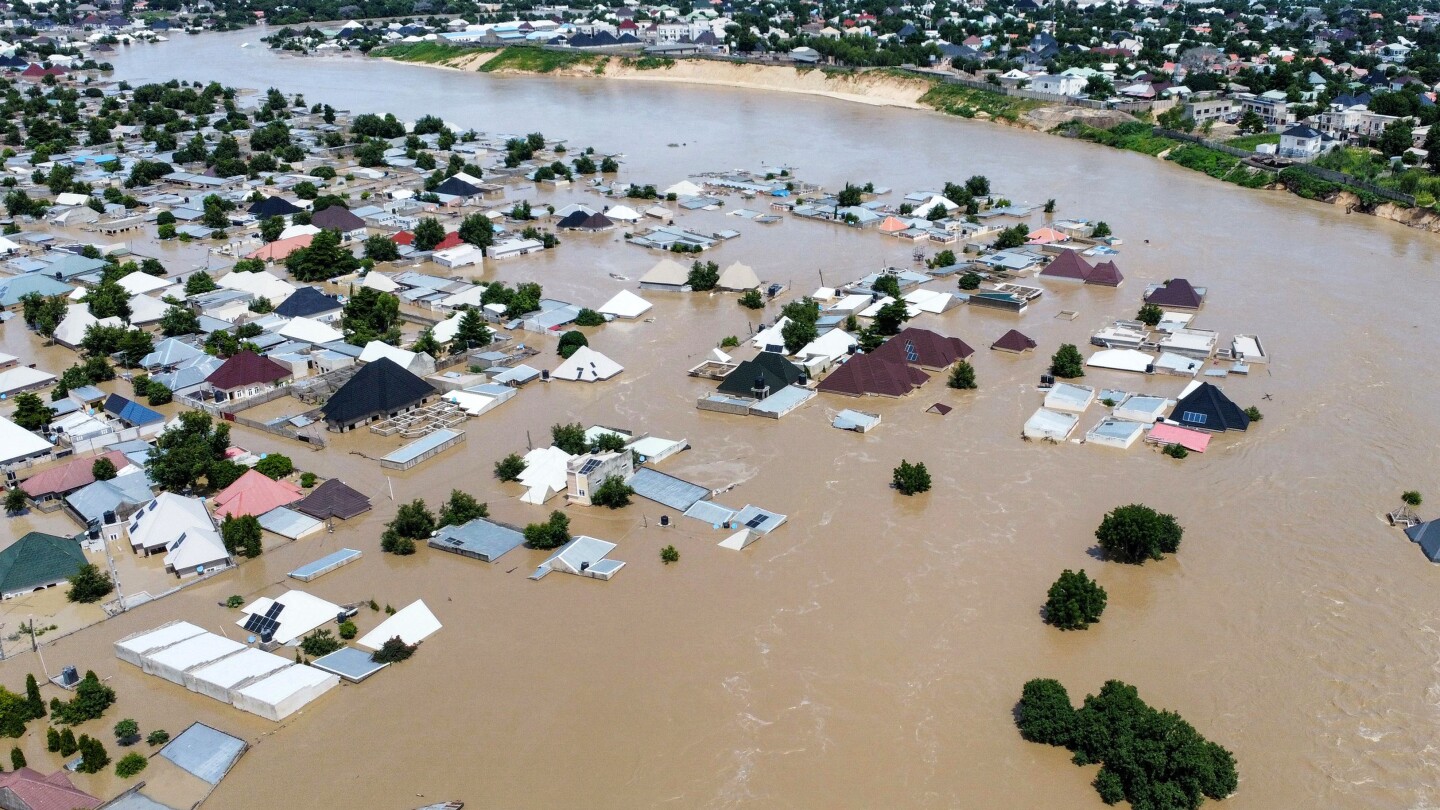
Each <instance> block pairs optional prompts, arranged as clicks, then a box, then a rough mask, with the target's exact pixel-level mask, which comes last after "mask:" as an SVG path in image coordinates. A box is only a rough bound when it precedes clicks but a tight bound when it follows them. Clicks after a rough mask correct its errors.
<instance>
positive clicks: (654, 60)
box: [620, 56, 675, 70]
mask: <svg viewBox="0 0 1440 810" xmlns="http://www.w3.org/2000/svg"><path fill="white" fill-rule="evenodd" d="M620 66H621V67H627V68H633V69H635V70H668V69H670V68H672V67H674V66H675V60H674V59H671V58H670V57H668V56H642V57H640V58H639V59H631V58H629V57H623V58H621V59H620Z"/></svg>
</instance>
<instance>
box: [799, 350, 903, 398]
mask: <svg viewBox="0 0 1440 810" xmlns="http://www.w3.org/2000/svg"><path fill="white" fill-rule="evenodd" d="M929 379H930V375H928V374H926V373H925V372H923V371H921V370H920V369H918V368H915V367H914V366H907V365H905V364H904V363H897V362H895V361H894V360H889V359H886V358H884V357H880V356H878V355H875V354H857V355H855V356H854V357H851V358H850V359H849V360H846V361H845V364H844V365H842V366H840V368H837V369H835V371H834V372H833V373H831V375H830V376H829V377H826V378H825V379H824V380H823V381H821V383H820V385H818V386H816V387H817V388H818V389H819V390H821V391H825V392H827V393H831V394H845V395H846V396H852V397H858V396H864V395H865V394H875V395H878V396H883V397H901V396H905V395H906V394H908V393H910V392H911V391H914V390H915V389H916V388H918V387H919V386H921V385H924V384H925V381H926V380H929Z"/></svg>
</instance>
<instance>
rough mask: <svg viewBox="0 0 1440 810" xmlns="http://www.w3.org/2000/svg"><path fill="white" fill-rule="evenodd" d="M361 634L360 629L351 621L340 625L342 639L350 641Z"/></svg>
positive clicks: (347, 620)
mask: <svg viewBox="0 0 1440 810" xmlns="http://www.w3.org/2000/svg"><path fill="white" fill-rule="evenodd" d="M359 633H360V628H358V627H356V626H355V623H354V622H352V621H350V620H349V619H346V620H345V621H343V622H341V623H340V638H343V639H345V640H346V641H349V640H350V639H352V638H355V636H357V635H359Z"/></svg>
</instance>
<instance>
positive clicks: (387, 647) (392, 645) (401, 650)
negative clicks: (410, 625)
mask: <svg viewBox="0 0 1440 810" xmlns="http://www.w3.org/2000/svg"><path fill="white" fill-rule="evenodd" d="M419 646H420V645H418V644H406V643H405V641H404V639H402V638H400V637H399V636H395V637H393V638H391V639H389V640H388V641H386V642H385V643H384V644H381V645H380V649H378V650H376V651H375V652H374V653H372V654H371V655H370V660H371V661H374V662H375V663H377V664H398V663H400V662H401V661H404V660H406V659H408V658H409V657H410V656H412V655H414V654H415V650H416V648H418V647H419Z"/></svg>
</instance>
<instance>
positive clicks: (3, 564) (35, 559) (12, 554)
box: [0, 532, 88, 807]
mask: <svg viewBox="0 0 1440 810" xmlns="http://www.w3.org/2000/svg"><path fill="white" fill-rule="evenodd" d="M87 562H88V560H86V559H85V552H84V551H82V550H81V549H80V544H79V543H78V542H76V541H75V539H74V538H69V537H56V536H55V535H53V534H45V533H44V532H30V533H28V534H26V535H24V536H23V537H21V538H20V539H19V540H16V541H15V542H14V543H11V544H10V545H9V546H8V547H6V549H5V550H4V551H0V599H14V598H16V597H18V596H24V595H25V594H27V593H31V592H32V591H42V590H44V589H46V588H53V587H55V586H56V585H59V584H61V583H62V582H65V581H66V580H68V579H70V577H72V576H74V575H75V573H76V572H77V571H79V570H80V569H81V568H82V567H83V566H84V565H85V564H86V563H87ZM3 806H5V805H3V804H0V807H3Z"/></svg>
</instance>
